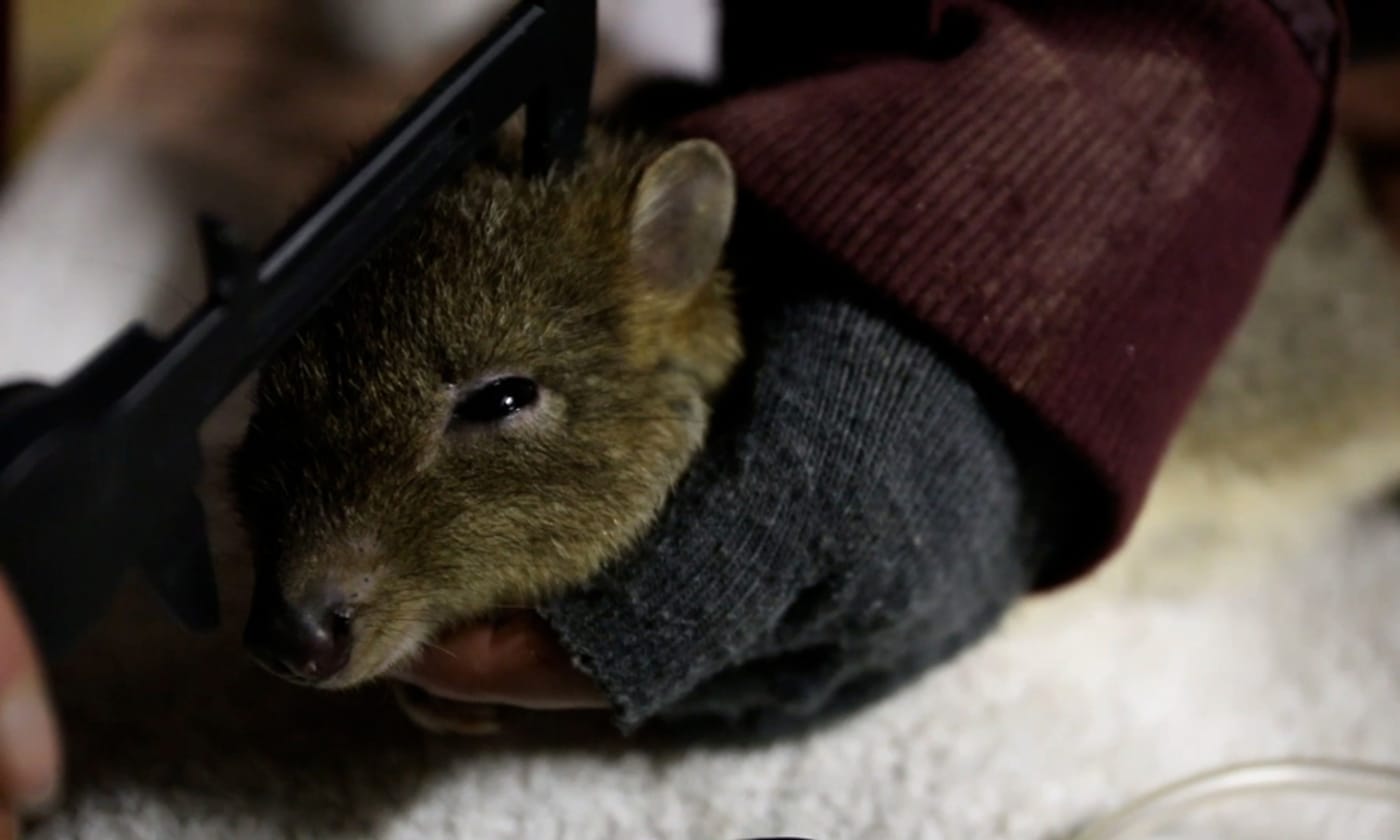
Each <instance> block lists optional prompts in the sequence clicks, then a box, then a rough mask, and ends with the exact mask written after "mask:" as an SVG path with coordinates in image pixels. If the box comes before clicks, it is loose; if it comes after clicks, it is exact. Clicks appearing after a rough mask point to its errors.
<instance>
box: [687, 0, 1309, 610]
mask: <svg viewBox="0 0 1400 840" xmlns="http://www.w3.org/2000/svg"><path fill="white" fill-rule="evenodd" d="M1309 3H1311V4H1312V5H1311V7H1308V4H1309ZM731 5H737V4H731ZM765 5H766V4H762V3H760V4H749V9H747V10H736V12H735V13H736V14H737V15H738V16H739V20H740V23H743V24H744V25H747V26H750V27H751V28H750V29H749V32H750V33H752V32H754V31H760V32H762V31H763V26H764V25H766V26H770V27H772V33H773V37H772V38H771V39H770V40H769V41H768V42H767V45H766V46H765V45H763V44H758V45H755V44H754V43H750V44H749V45H748V47H746V49H747V52H746V53H745V54H744V55H743V56H738V57H737V58H736V60H735V62H734V64H733V66H738V67H740V68H741V72H752V78H754V79H755V80H757V86H755V87H751V88H749V89H747V90H743V91H742V92H738V93H736V94H734V95H733V96H731V97H729V98H727V99H725V100H723V101H722V102H720V103H719V104H717V105H712V106H709V107H707V108H705V109H704V110H701V111H699V112H696V113H694V114H691V115H689V116H687V117H686V118H684V119H683V120H682V121H681V123H680V127H681V129H682V130H683V131H685V132H688V133H691V134H696V135H702V136H707V137H710V138H713V139H715V140H716V141H718V142H719V143H720V144H721V145H722V146H723V147H724V148H725V149H726V150H727V152H728V153H729V154H730V156H731V158H732V159H733V162H734V165H735V168H736V171H737V173H738V175H739V178H740V181H741V184H742V186H743V188H744V189H745V190H746V191H747V192H748V193H749V194H750V195H751V196H752V197H753V198H754V199H756V200H757V201H759V202H760V203H762V204H763V205H766V206H767V207H769V208H771V209H773V210H775V211H776V212H777V213H778V214H779V215H780V216H781V217H783V219H784V220H785V222H787V223H789V224H790V225H791V226H792V228H793V229H794V231H795V232H796V233H797V234H798V235H800V236H801V237H803V238H804V239H806V240H808V241H809V242H811V243H812V244H813V245H814V246H816V247H817V248H819V249H821V250H822V251H824V252H825V253H827V254H828V255H829V256H830V257H832V258H833V259H835V260H837V261H839V262H840V263H841V264H842V265H843V266H844V267H846V268H848V269H851V270H853V271H854V272H855V273H856V274H858V275H859V276H861V277H863V278H865V279H866V280H868V281H869V282H870V283H871V284H873V285H875V286H876V287H878V288H879V289H881V290H882V291H883V292H885V293H887V294H888V295H890V296H893V298H895V299H896V300H897V301H899V302H900V303H901V304H902V305H903V306H905V307H907V308H908V309H909V310H911V311H912V312H913V313H914V314H916V315H917V316H918V317H919V318H921V319H922V320H924V321H925V322H927V323H928V324H929V325H930V326H931V327H932V328H933V329H934V330H935V331H936V332H938V333H940V334H941V335H942V336H944V337H946V338H947V339H949V340H950V341H951V342H952V343H953V344H955V345H956V346H957V347H959V348H961V349H962V350H963V351H965V352H966V353H967V354H968V355H969V356H970V357H971V358H972V359H973V360H974V361H976V362H977V363H979V364H980V365H981V366H983V367H984V368H985V369H986V370H987V371H988V372H989V373H990V374H991V375H992V376H993V377H994V378H995V379H996V380H998V381H1000V382H1001V383H1003V384H1004V385H1005V386H1006V387H1007V388H1008V389H1010V390H1011V391H1012V392H1013V393H1015V394H1016V395H1018V396H1019V397H1020V398H1022V399H1023V400H1024V401H1025V402H1026V403H1028V404H1029V405H1030V407H1031V408H1032V409H1033V410H1034V411H1035V412H1036V413H1037V415H1038V416H1039V417H1040V418H1042V419H1043V420H1044V421H1045V422H1047V423H1048V424H1049V425H1050V426H1051V427H1053V429H1055V430H1057V431H1058V432H1059V433H1060V434H1061V435H1062V436H1063V437H1064V438H1065V439H1066V440H1067V441H1068V442H1069V443H1070V444H1072V446H1073V447H1075V449H1076V450H1077V451H1078V452H1080V453H1082V454H1083V455H1084V456H1085V457H1086V458H1087V459H1088V461H1089V462H1090V464H1091V465H1092V467H1093V469H1094V470H1095V472H1096V474H1097V475H1098V476H1099V477H1100V478H1101V479H1102V481H1103V482H1104V484H1105V486H1106V488H1107V489H1108V491H1109V493H1110V496H1111V498H1112V500H1113V509H1112V510H1110V511H1107V512H1106V513H1107V515H1109V516H1110V517H1111V518H1112V523H1113V524H1112V528H1111V533H1112V540H1111V542H1109V543H1107V544H1105V545H1103V546H1102V551H1101V552H1100V555H1099V557H1102V556H1103V555H1105V554H1107V553H1108V552H1109V551H1110V550H1111V549H1112V548H1113V547H1114V546H1115V545H1116V544H1117V543H1118V542H1119V541H1120V540H1121V538H1122V537H1123V536H1124V534H1125V533H1126V531H1127V529H1128V528H1129V526H1130V525H1131V522H1132V520H1133V518H1134V516H1135V515H1136V513H1137V511H1138V509H1139V507H1140V505H1141V502H1142V499H1143V496H1144V494H1145V490H1146V488H1147V485H1148V484H1149V482H1150V480H1151V478H1152V476H1153V474H1154V471H1155V470H1156V468H1157V465H1158V463H1159V461H1160V458H1161V456H1162V453H1163V451H1164V449H1165V447H1166V445H1167V443H1168V441H1169V439H1170V437H1171V435H1172V433H1173V432H1174V430H1175V429H1176V427H1177V426H1178V425H1179V423H1180V422H1181V419H1182V417H1183V415H1184V413H1185V410H1186V408H1187V406H1188V404H1189V402H1190V400H1191V398H1192V397H1193V396H1194V395H1195V393H1196V391H1197V390H1198V388H1199V387H1200V385H1201V384H1202V382H1203V380H1204V378H1205V376H1206V374H1207V371H1208V368H1209V366H1210V364H1211V363H1212V362H1213V360H1214V359H1215V358H1216V356H1217V355H1218V353H1219V351H1220V349H1221V347H1222V345H1223V343H1224V341H1225V340H1226V339H1227V337H1228V335H1229V333H1230V332H1231V330H1232V328H1233V327H1234V326H1235V325H1236V324H1237V322H1238V320H1239V319H1240V317H1241V315H1242V313H1243V310H1244V308H1245V306H1246V304H1247V303H1248V301H1249V299H1250V297H1251V294H1252V292H1253V289H1254V288H1255V285H1256V282H1257V280H1258V278H1259V277H1260V275H1261V273H1262V269H1263V266H1264V263H1265V260H1266V258H1267V255H1268V253H1269V251H1270V247H1271V246H1272V245H1273V244H1274V242H1275V241H1276V239H1277V238H1278V236H1279V235H1280V233H1281V231H1282V228H1283V225H1284V223H1285V221H1286V217H1287V214H1288V212H1289V211H1290V209H1291V207H1292V205H1293V203H1294V201H1295V200H1296V198H1297V195H1298V192H1299V191H1300V190H1301V189H1303V188H1305V187H1306V186H1307V185H1309V184H1310V183H1311V179H1312V177H1313V172H1314V169H1315V166H1316V163H1317V159H1318V157H1320V154H1321V148H1322V144H1323V142H1325V141H1323V139H1322V138H1324V137H1325V132H1326V129H1327V119H1326V113H1327V111H1328V105H1329V101H1330V91H1331V86H1332V81H1331V79H1332V77H1333V76H1334V75H1335V64H1336V57H1335V53H1336V51H1337V47H1336V44H1335V41H1336V37H1335V35H1331V34H1330V33H1332V32H1335V30H1336V28H1337V27H1336V25H1335V21H1334V19H1333V16H1332V14H1331V11H1330V7H1329V6H1328V5H1327V4H1326V3H1325V2H1313V0H1291V2H1290V0H1280V2H1279V3H1278V4H1277V5H1270V4H1269V3H1267V2H1264V0H1157V1H1156V2H1136V3H1134V2H1117V0H1113V1H1112V2H1110V0H1082V1H1081V2H1058V3H1056V2H1024V3H1018V4H1017V3H1009V2H989V1H987V2H967V3H963V4H959V5H958V6H957V7H956V8H947V9H943V10H940V11H939V12H932V11H930V9H929V8H928V5H927V4H926V3H924V4H919V8H918V10H917V11H918V14H917V15H912V14H911V11H910V10H911V8H912V7H911V5H910V4H908V3H903V4H900V3H891V6H890V9H892V10H894V11H891V12H889V13H888V16H887V17H886V18H883V19H882V20H883V21H884V22H887V23H888V25H889V26H890V27H892V29H891V30H890V31H888V32H885V31H882V30H881V28H880V26H881V22H879V21H877V22H875V23H871V22H870V18H871V16H872V15H878V14H881V13H867V12H865V11H861V9H862V6H860V5H857V6H846V7H845V9H846V13H847V14H848V15H849V16H850V19H851V20H855V19H858V18H861V17H864V18H865V19H866V22H865V23H862V24H860V25H854V24H853V25H851V26H849V28H848V29H849V31H843V26H842V23H841V21H840V20H839V19H837V18H834V17H827V18H826V19H824V20H823V19H818V18H819V15H818V14H817V13H811V12H809V11H806V10H804V6H806V7H807V9H810V8H812V7H820V6H822V5H823V4H802V5H792V4H787V3H779V4H774V5H773V6H772V8H774V9H779V11H777V12H776V13H775V14H773V15H772V16H771V19H770V20H769V21H767V23H766V24H762V25H759V26H758V28H757V30H755V29H754V28H752V27H753V25H754V21H755V19H756V16H757V17H762V15H763V13H762V12H755V11H754V7H755V6H758V7H762V6H765ZM878 6H879V4H864V7H878ZM1303 7H1307V8H1303ZM1300 8H1301V11H1300ZM784 14H786V15H790V17H789V18H788V22H789V23H790V24H791V25H790V26H787V28H786V30H784V25H785V22H784V21H782V20H781V19H780V18H779V17H778V15H784ZM804 18H810V19H812V23H813V25H814V28H813V29H812V30H811V31H810V32H808V33H806V34H804V32H803V26H802V23H803V20H804ZM1299 21H1301V23H1299ZM1319 21H1321V22H1322V23H1319ZM737 25H739V24H738V23H736V24H734V26H737ZM896 26H898V27H900V29H899V31H897V32H896V31H894V29H893V27H896ZM784 31H786V33H787V35H786V37H787V40H782V39H781V38H780V37H779V36H780V35H781V33H782V32H784ZM804 39H805V41H804ZM760 40H761V39H760ZM1310 41H1311V43H1310ZM804 43H805V44H806V45H805V46H803V44H804ZM793 44H798V46H793ZM1318 44H1321V45H1322V46H1321V49H1322V50H1323V51H1322V52H1319V47H1318ZM755 50H758V51H759V52H761V53H763V54H766V55H770V56H771V59H772V60H771V62H767V63H765V60H764V58H763V55H759V56H758V57H755V56H754V55H753V53H754V51H755ZM765 51H766V52H765ZM1086 526H1087V524H1086ZM1096 559H1099V558H1098V557H1089V558H1084V560H1085V562H1086V564H1087V563H1089V562H1092V561H1094V560H1096ZM1085 568H1086V565H1080V566H1076V567H1073V568H1069V567H1066V568H1056V569H1051V570H1049V571H1048V572H1047V574H1046V577H1045V579H1044V580H1043V582H1042V583H1043V584H1044V585H1047V586H1048V585H1054V584H1058V583H1061V582H1064V581H1066V580H1068V579H1070V578H1072V577H1074V576H1076V575H1078V574H1080V573H1082V572H1083V571H1084V569H1085Z"/></svg>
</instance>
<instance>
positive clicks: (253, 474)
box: [233, 133, 741, 687]
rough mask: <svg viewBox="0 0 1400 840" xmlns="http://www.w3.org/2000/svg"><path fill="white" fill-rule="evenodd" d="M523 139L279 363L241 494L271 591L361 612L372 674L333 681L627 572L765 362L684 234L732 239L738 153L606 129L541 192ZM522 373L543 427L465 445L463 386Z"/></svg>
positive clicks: (244, 451) (357, 635) (357, 640)
mask: <svg viewBox="0 0 1400 840" xmlns="http://www.w3.org/2000/svg"><path fill="white" fill-rule="evenodd" d="M516 149H517V145H516V144H514V143H509V142H507V143H506V144H504V146H503V149H502V151H501V152H500V153H499V155H498V157H497V158H496V159H494V160H492V161H489V162H485V163H482V164H480V165H476V166H473V167H472V169H471V170H470V171H469V172H468V173H467V174H466V176H465V177H464V178H463V179H462V181H461V182H460V183H459V184H457V185H454V186H452V187H450V188H447V189H444V190H442V191H441V192H440V193H439V194H438V195H437V196H436V197H435V198H434V199H433V200H432V201H431V204H430V206H429V207H428V208H427V209H426V210H425V211H424V212H421V213H418V214H416V215H415V216H414V217H413V218H412V219H410V220H409V221H408V222H407V223H406V224H405V226H404V228H403V229H402V230H401V231H400V232H399V233H397V234H396V235H395V236H394V237H393V238H392V239H391V240H390V241H389V242H388V243H387V244H386V245H385V246H384V247H383V248H381V249H380V250H379V251H378V252H377V254H376V255H375V256H374V257H373V258H372V259H371V260H370V261H369V262H368V263H367V264H366V265H365V266H363V267H362V268H361V269H360V270H358V271H356V272H355V274H354V275H353V277H352V278H350V280H349V281H348V282H347V285H346V287H345V288H344V289H343V291H342V292H341V293H340V294H338V295H337V297H336V298H335V299H334V300H333V301H332V302H331V303H330V304H329V305H328V307H327V308H326V309H325V310H323V311H322V312H320V313H319V314H318V315H317V316H316V317H315V318H314V319H313V320H312V322H310V323H309V324H308V325H307V327H306V328H304V330H303V331H302V332H301V333H300V335H299V337H298V339H297V340H296V341H295V342H294V343H293V344H292V345H290V346H289V347H288V348H286V349H285V350H284V352H282V353H281V354H280V355H279V356H278V357H277V358H276V359H274V360H273V361H272V362H271V363H270V364H269V365H267V366H266V367H265V368H264V370H263V373H262V377H261V380H260V383H259V388H258V393H257V407H256V412H255V414H254V417H253V419H252V422H251V424H250V427H249V432H248V435H247V438H246V440H245V441H244V443H243V445H242V446H241V447H240V449H239V451H238V452H237V453H236V455H235V459H234V469H233V477H234V486H235V493H236V497H237V500H238V504H239V507H240V510H241V513H242V516H243V519H244V521H245V523H246V525H247V527H248V529H249V532H250V534H251V536H252V539H253V543H254V548H255V552H256V554H257V558H258V567H259V575H260V577H263V576H265V577H266V578H267V580H268V581H274V582H275V585H276V586H279V587H280V589H281V591H282V593H283V595H284V596H285V597H286V598H287V599H288V601H290V602H292V603H296V602H297V599H299V598H303V597H308V595H307V593H308V592H309V591H310V590H312V589H315V588H317V587H324V586H326V585H328V584H329V585H332V586H334V587H337V588H338V589H339V591H341V592H343V593H344V594H345V596H346V597H348V598H349V599H350V602H351V605H352V607H353V610H354V625H353V649H352V654H351V658H350V662H349V665H348V666H347V667H346V668H345V670H344V671H342V672H341V673H340V674H338V675H337V676H336V677H335V678H333V679H332V680H329V681H327V682H326V683H323V685H324V686H327V687H342V686H347V685H352V684H355V683H360V682H363V681H365V680H369V679H372V678H374V677H376V676H379V675H381V674H383V673H384V672H385V671H386V670H387V669H389V668H391V667H393V666H394V665H395V664H396V663H399V662H402V661H403V660H404V659H405V658H407V657H409V656H411V655H412V654H413V652H414V651H415V650H418V649H419V648H420V647H421V645H422V644H424V643H425V642H427V641H428V640H430V639H431V637H432V636H434V635H435V634H436V633H438V632H439V631H441V630H443V629H445V628H446V627H447V626H448V625H450V624H453V623H456V622H460V621H462V620H465V619H469V618H472V617H476V616H481V615H483V614H486V613H488V612H489V611H491V610H493V609H495V608H498V607H502V606H511V605H522V604H530V603H533V602H536V601H538V600H539V599H541V598H544V597H546V596H548V595H550V594H552V593H555V592H557V591H559V590H560V589H561V587H563V586H565V585H568V584H571V583H574V582H577V581H581V580H583V579H586V578H588V577H589V576H591V575H593V574H594V573H596V572H597V570H598V569H600V568H601V567H602V566H603V564H605V563H607V562H608V561H610V560H612V559H614V558H617V557H618V556H619V555H620V554H622V553H623V552H624V551H625V550H626V548H627V547H628V546H629V544H631V543H633V541H635V540H636V539H637V538H638V537H639V535H640V534H641V533H642V532H643V531H644V530H645V528H646V527H647V526H648V525H649V524H650V522H651V521H652V520H653V518H654V517H655V515H656V513H657V511H658V509H659V507H660V505H661V504H662V503H663V501H664V499H665V497H666V495H667V493H668V492H669V490H670V488H671V487H672V485H673V484H674V482H675V481H676V480H677V479H678V478H679V477H680V475H681V474H682V473H683V471H684V470H685V469H686V467H687V466H688V464H689V462H690V460H691V458H692V457H693V456H694V454H695V453H696V451H697V450H698V448H699V446H700V444H701V442H702V439H703V437H704V433H705V429H706V425H707V422H708V417H709V403H710V401H711V400H712V398H713V397H714V396H715V394H716V392H717V391H718V390H719V389H720V388H721V386H722V385H723V384H724V383H725V381H726V380H727V378H728V377H729V375H730V373H731V371H732V370H733V368H734V366H735V365H736V364H737V362H738V360H739V358H740V355H741V348H740V342H739V331H738V324H737V320H736V317H735V314H734V311H733V306H732V304H731V301H730V279H729V277H728V275H727V274H726V273H725V272H724V271H723V270H722V268H721V266H720V265H718V264H717V263H715V260H716V258H717V257H718V254H716V253H713V251H714V249H711V250H710V251H709V252H706V251H704V250H703V249H702V250H701V251H700V252H696V251H695V250H694V249H690V248H687V247H686V246H685V245H684V244H683V243H685V242H687V241H690V240H693V239H694V238H695V235H696V233H697V231H698V232H700V238H701V239H704V238H705V237H706V236H708V237H709V240H711V241H713V243H714V245H715V249H722V247H723V238H724V236H727V233H728V225H729V219H730V217H731V215H732V210H733V183H732V173H730V171H729V168H728V164H727V163H726V162H724V159H723V156H722V154H720V153H719V151H718V149H716V148H715V147H713V146H712V145H709V144H703V143H688V144H684V146H683V147H682V146H675V147H671V149H672V150H680V152H681V153H680V154H669V153H667V151H666V150H667V147H666V146H662V145H658V144H656V143H654V142H650V141H646V140H643V139H637V138H632V139H619V138H616V137H609V136H604V135H602V134H598V133H594V134H593V135H591V136H590V138H589V141H588V144H587V150H586V153H585V156H584V159H583V160H582V161H581V163H580V164H579V166H578V167H577V168H576V169H575V170H574V171H572V172H570V173H569V174H567V175H559V174H557V173H556V174H553V175H551V176H549V177H548V178H545V179H542V180H539V179H534V180H527V179H525V178H524V177H523V176H521V175H520V174H518V173H519V169H518V166H517V165H516V164H517V162H518V161H517V157H518V155H517V154H516ZM707 156H708V157H707ZM716 164H718V165H716ZM644 179H645V183H644ZM639 184H641V185H643V186H639ZM716 231H718V234H716ZM678 243H682V244H678ZM702 263H703V264H702ZM501 374H521V375H527V376H530V377H532V378H534V379H535V380H536V381H537V382H538V383H539V385H540V387H541V389H542V392H543V395H544V396H543V398H542V400H541V403H540V406H539V409H538V411H537V412H536V413H535V415H534V416H533V417H532V418H530V421H529V422H522V423H516V424H513V425H512V424H510V423H507V424H503V425H502V426H501V427H499V428H489V429H478V428H473V429H468V430H465V431H463V430H451V431H449V430H448V429H447V424H448V420H449V418H450V415H451V411H452V407H453V404H454V397H453V387H454V386H466V385H467V384H468V383H472V382H474V381H478V380H480V378H481V377H483V376H489V375H501Z"/></svg>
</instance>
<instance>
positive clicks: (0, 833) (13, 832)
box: [0, 806, 19, 840]
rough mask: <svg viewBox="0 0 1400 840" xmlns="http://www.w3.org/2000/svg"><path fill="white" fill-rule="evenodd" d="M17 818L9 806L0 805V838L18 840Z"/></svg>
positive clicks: (2, 839)
mask: <svg viewBox="0 0 1400 840" xmlns="http://www.w3.org/2000/svg"><path fill="white" fill-rule="evenodd" d="M18 838H19V819H18V818H17V817H16V816H15V814H14V812H13V811H11V810H10V809H9V808H5V807H3V806H0V840H18Z"/></svg>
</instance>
